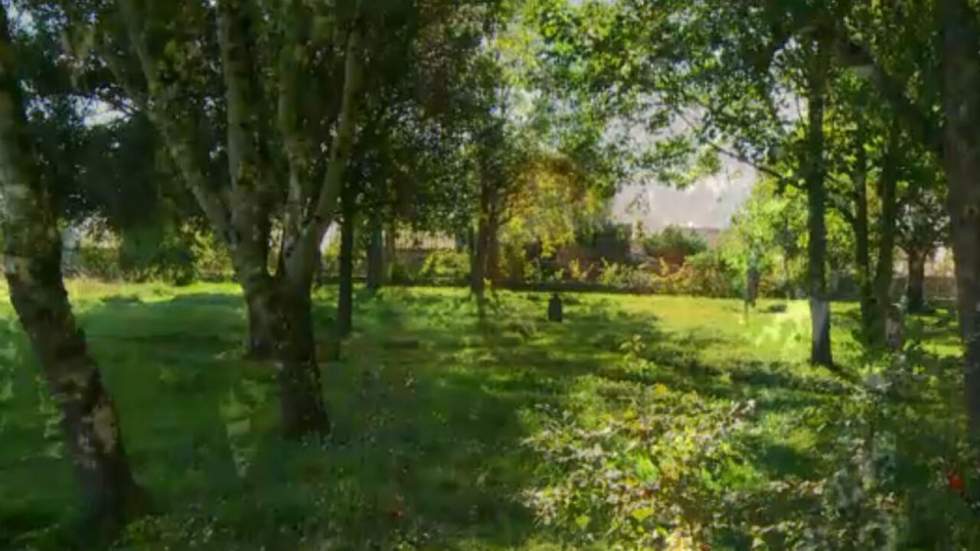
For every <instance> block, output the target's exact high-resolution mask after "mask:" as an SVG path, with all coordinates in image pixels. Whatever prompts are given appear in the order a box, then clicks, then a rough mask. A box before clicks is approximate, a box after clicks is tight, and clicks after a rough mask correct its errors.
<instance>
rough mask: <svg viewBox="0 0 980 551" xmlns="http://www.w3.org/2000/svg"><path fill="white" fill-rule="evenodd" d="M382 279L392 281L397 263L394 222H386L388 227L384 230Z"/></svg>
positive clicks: (396, 233)
mask: <svg viewBox="0 0 980 551" xmlns="http://www.w3.org/2000/svg"><path fill="white" fill-rule="evenodd" d="M384 242H385V244H384V247H385V250H384V269H385V272H384V279H385V282H387V283H393V275H394V269H395V265H396V264H397V263H398V257H397V254H398V230H397V229H395V223H394V222H391V223H390V224H388V229H387V230H385V232H384Z"/></svg>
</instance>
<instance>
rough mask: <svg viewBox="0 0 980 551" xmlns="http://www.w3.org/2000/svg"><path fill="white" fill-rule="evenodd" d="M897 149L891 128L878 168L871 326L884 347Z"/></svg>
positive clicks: (889, 298)
mask: <svg viewBox="0 0 980 551" xmlns="http://www.w3.org/2000/svg"><path fill="white" fill-rule="evenodd" d="M898 147H899V127H898V125H897V123H895V124H893V125H892V128H891V131H890V135H889V139H888V145H887V148H888V149H887V150H886V151H885V158H884V165H883V166H882V167H881V178H880V180H879V187H878V195H879V197H880V198H881V217H880V219H879V229H878V263H877V265H876V267H875V277H874V307H875V315H874V325H873V326H872V328H873V333H872V336H873V339H874V342H876V343H884V342H885V341H886V340H887V339H886V337H887V335H886V333H887V324H888V319H889V317H890V316H892V312H891V310H892V308H893V306H894V305H893V304H892V294H891V288H892V280H893V279H894V265H895V233H896V231H897V230H898V223H897V219H898V199H897V197H896V195H897V194H896V186H897V185H898V174H897V170H898V167H897V166H896V162H897V155H898Z"/></svg>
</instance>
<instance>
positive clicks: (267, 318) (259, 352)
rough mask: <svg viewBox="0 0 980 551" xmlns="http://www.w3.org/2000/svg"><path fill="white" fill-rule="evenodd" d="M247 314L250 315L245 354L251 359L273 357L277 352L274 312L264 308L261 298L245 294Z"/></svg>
mask: <svg viewBox="0 0 980 551" xmlns="http://www.w3.org/2000/svg"><path fill="white" fill-rule="evenodd" d="M245 306H246V309H245V310H246V315H247V316H248V335H247V336H246V342H245V355H246V357H247V358H249V359H251V360H268V359H272V357H273V353H274V352H275V337H274V336H273V327H272V323H273V322H272V313H271V312H269V311H267V310H266V309H265V308H264V305H263V302H262V301H261V300H256V299H255V298H254V296H249V294H248V293H246V294H245Z"/></svg>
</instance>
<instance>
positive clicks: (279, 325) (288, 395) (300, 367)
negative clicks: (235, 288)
mask: <svg viewBox="0 0 980 551" xmlns="http://www.w3.org/2000/svg"><path fill="white" fill-rule="evenodd" d="M246 299H247V301H248V303H249V304H255V305H256V308H255V311H256V312H261V315H262V316H263V318H264V321H263V325H264V326H265V327H268V328H269V329H270V333H269V338H270V341H271V345H272V353H271V359H272V360H273V362H274V364H275V367H276V370H277V373H278V379H279V394H280V410H281V413H282V430H283V434H284V435H285V436H286V437H287V438H301V437H303V436H305V435H310V434H313V435H323V434H326V433H327V430H328V423H327V414H326V408H325V406H324V402H323V395H322V388H321V385H320V370H319V366H318V365H317V363H316V345H315V341H314V338H313V312H312V306H313V301H312V299H311V296H310V289H309V287H306V290H305V291H302V290H298V289H297V286H296V285H293V284H291V283H290V282H288V281H285V280H273V281H272V282H271V284H270V285H268V286H265V287H261V288H251V289H247V290H246Z"/></svg>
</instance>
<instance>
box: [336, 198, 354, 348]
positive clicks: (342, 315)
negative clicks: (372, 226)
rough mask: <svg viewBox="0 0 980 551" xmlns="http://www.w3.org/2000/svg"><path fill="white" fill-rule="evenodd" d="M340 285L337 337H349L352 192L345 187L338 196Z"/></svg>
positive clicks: (352, 297)
mask: <svg viewBox="0 0 980 551" xmlns="http://www.w3.org/2000/svg"><path fill="white" fill-rule="evenodd" d="M340 209H341V216H342V219H341V223H340V259H339V260H340V284H339V285H338V294H337V336H338V337H341V338H343V337H346V336H348V335H350V332H351V329H352V328H353V327H354V323H353V307H354V214H355V213H354V210H355V206H354V190H353V189H352V188H351V186H349V185H348V186H345V189H344V192H343V193H342V194H341V196H340Z"/></svg>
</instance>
